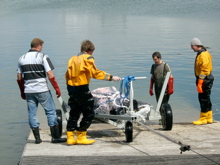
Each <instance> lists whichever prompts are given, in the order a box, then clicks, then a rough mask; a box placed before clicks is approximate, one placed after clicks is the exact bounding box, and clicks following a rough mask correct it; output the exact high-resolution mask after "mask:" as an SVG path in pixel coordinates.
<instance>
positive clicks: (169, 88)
mask: <svg viewBox="0 0 220 165" xmlns="http://www.w3.org/2000/svg"><path fill="white" fill-rule="evenodd" d="M167 67H168V71H169V72H170V77H169V80H168V83H167V94H168V95H172V94H173V92H174V87H173V86H174V77H173V75H172V73H171V69H170V66H169V65H168V64H167Z"/></svg>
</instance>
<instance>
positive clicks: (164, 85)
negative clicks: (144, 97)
mask: <svg viewBox="0 0 220 165" xmlns="http://www.w3.org/2000/svg"><path fill="white" fill-rule="evenodd" d="M169 78H170V72H167V74H166V77H165V80H164V83H163V87H162V90H161V92H160V97H159V100H158V103H157V108H156V112H158V113H159V110H160V107H161V103H162V101H163V96H164V93H165V90H166V88H167V83H168V80H169Z"/></svg>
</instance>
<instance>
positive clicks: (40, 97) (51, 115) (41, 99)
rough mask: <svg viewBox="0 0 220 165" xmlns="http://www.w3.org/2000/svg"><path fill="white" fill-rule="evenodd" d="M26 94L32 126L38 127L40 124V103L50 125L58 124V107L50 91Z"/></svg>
mask: <svg viewBox="0 0 220 165" xmlns="http://www.w3.org/2000/svg"><path fill="white" fill-rule="evenodd" d="M25 96H26V101H27V107H28V117H29V125H30V127H31V128H37V127H39V125H40V123H39V121H38V119H37V108H38V104H39V103H40V104H41V106H42V107H43V108H44V110H45V114H46V115H47V122H48V125H49V126H50V127H53V126H55V125H58V122H57V115H56V108H55V104H54V101H53V97H52V95H51V92H50V91H46V92H42V93H25Z"/></svg>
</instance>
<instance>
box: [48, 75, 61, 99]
mask: <svg viewBox="0 0 220 165" xmlns="http://www.w3.org/2000/svg"><path fill="white" fill-rule="evenodd" d="M49 80H50V82H51V84H52V85H53V87H54V89H55V91H56V94H57V98H58V97H60V96H61V91H60V88H59V86H58V84H57V81H56V80H55V77H52V78H50V79H49Z"/></svg>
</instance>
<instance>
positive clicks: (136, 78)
mask: <svg viewBox="0 0 220 165" xmlns="http://www.w3.org/2000/svg"><path fill="white" fill-rule="evenodd" d="M146 78H147V77H135V80H138V79H146ZM121 80H124V78H121Z"/></svg>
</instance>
